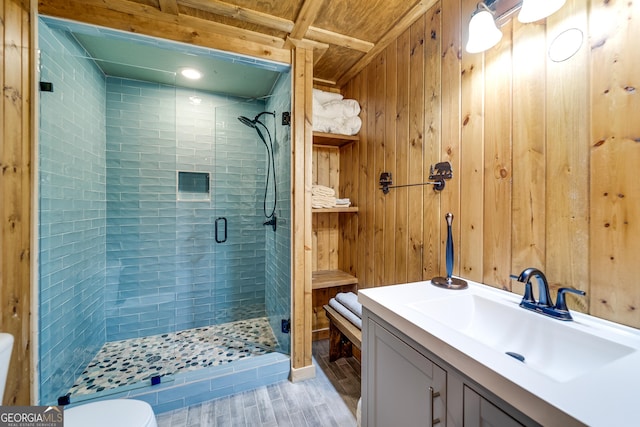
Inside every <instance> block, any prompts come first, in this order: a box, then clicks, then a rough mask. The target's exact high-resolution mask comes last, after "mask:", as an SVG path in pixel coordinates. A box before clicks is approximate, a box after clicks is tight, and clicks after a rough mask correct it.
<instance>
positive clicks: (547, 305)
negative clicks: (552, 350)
mask: <svg viewBox="0 0 640 427" xmlns="http://www.w3.org/2000/svg"><path fill="white" fill-rule="evenodd" d="M532 277H535V278H536V280H537V282H538V301H536V300H535V298H534V297H533V290H532V288H531V278H532ZM511 278H513V279H516V280H517V281H518V282H521V283H524V285H525V286H524V296H523V297H522V301H521V302H520V307H522V308H525V309H527V310H531V311H535V312H537V313H540V314H544V315H546V316H549V317H553V318H555V319H560V320H573V318H572V317H571V313H569V308H568V307H567V303H566V299H565V294H566V293H567V292H571V293H574V294H578V295H583V296H584V295H586V293H585V292H584V291H581V290H579V289H572V288H560V289H558V298H557V299H556V304H555V305H554V304H553V302H552V300H551V294H550V293H549V283H548V282H547V278H546V277H545V275H544V273H543V272H542V271H540V270H538V269H537V268H533V267H529V268H526V269H524V270H523V271H522V273H520V275H519V276H514V275H512V276H511Z"/></svg>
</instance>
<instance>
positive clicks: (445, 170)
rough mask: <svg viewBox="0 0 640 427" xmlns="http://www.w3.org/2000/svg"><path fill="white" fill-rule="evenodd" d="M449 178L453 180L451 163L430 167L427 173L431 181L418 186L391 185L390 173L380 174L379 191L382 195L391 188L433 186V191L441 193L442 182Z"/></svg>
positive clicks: (442, 188) (441, 163)
mask: <svg viewBox="0 0 640 427" xmlns="http://www.w3.org/2000/svg"><path fill="white" fill-rule="evenodd" d="M451 178H453V170H452V169H451V163H449V162H440V163H436V164H435V165H431V169H430V172H429V179H430V180H431V181H427V182H421V183H419V184H404V185H393V178H392V176H391V172H382V173H381V174H380V189H381V190H382V192H383V193H384V194H387V193H388V192H389V190H390V189H391V188H400V187H414V186H417V185H433V189H434V190H435V191H442V190H444V181H445V180H446V179H451Z"/></svg>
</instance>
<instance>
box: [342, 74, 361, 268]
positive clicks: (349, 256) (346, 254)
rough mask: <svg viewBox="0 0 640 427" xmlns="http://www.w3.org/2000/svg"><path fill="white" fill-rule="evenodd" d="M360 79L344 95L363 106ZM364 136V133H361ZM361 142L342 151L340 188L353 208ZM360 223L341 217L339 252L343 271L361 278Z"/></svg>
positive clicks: (355, 217) (358, 202) (356, 217)
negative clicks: (358, 262)
mask: <svg viewBox="0 0 640 427" xmlns="http://www.w3.org/2000/svg"><path fill="white" fill-rule="evenodd" d="M359 80H360V77H358V78H356V79H354V80H351V81H350V82H349V83H348V84H347V86H346V88H345V89H344V93H343V95H344V96H345V98H347V99H355V100H356V101H358V103H360V104H361V97H360V85H359V83H358V81H359ZM360 134H362V132H360ZM358 154H359V142H355V143H352V144H348V145H346V146H345V147H343V148H341V149H340V177H341V179H340V187H341V194H342V197H348V198H349V199H350V200H351V206H358V207H359V206H360V201H359V199H358V193H359V180H358V174H359V170H360V169H359V166H360V160H359V156H358ZM358 223H359V215H356V214H352V215H341V216H340V230H341V232H342V234H343V237H342V239H340V245H339V246H338V248H339V249H338V251H339V253H340V261H339V267H340V269H341V270H342V271H346V272H347V273H349V274H351V275H353V276H356V277H359V276H358V272H357V256H358V252H357V251H358V240H359V239H358Z"/></svg>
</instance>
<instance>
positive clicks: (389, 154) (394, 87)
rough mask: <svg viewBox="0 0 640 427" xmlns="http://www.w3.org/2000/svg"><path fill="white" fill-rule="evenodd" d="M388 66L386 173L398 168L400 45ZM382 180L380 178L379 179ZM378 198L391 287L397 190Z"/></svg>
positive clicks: (390, 51) (392, 48) (385, 276)
mask: <svg viewBox="0 0 640 427" xmlns="http://www.w3.org/2000/svg"><path fill="white" fill-rule="evenodd" d="M385 55H386V57H387V62H386V66H387V68H386V72H385V76H386V86H385V97H384V101H385V105H384V110H385V114H384V140H383V147H384V166H383V168H382V170H383V171H394V172H395V167H396V144H397V141H396V107H397V102H398V101H397V100H398V84H397V76H398V73H397V66H398V50H397V47H396V42H395V41H394V42H393V43H391V44H389V46H388V47H387V49H386V50H385ZM378 176H379V175H378ZM377 194H378V195H379V196H381V197H382V198H383V200H384V226H383V229H384V239H383V247H384V270H383V272H382V283H383V284H385V285H389V284H392V283H396V281H395V280H396V236H395V232H394V231H395V229H396V203H397V195H398V193H397V190H394V191H390V192H389V194H387V195H384V194H382V191H381V190H378V191H377Z"/></svg>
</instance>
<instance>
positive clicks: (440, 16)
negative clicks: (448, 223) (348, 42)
mask: <svg viewBox="0 0 640 427" xmlns="http://www.w3.org/2000/svg"><path fill="white" fill-rule="evenodd" d="M475 7H476V1H475V0H452V1H449V0H446V1H443V0H441V1H440V2H438V3H437V4H436V5H435V6H434V7H433V8H431V9H430V10H429V11H428V12H427V13H426V14H425V15H424V16H422V17H421V18H420V19H418V21H416V22H415V23H414V24H413V26H412V27H411V28H410V29H409V30H407V31H406V32H405V33H404V34H402V35H401V36H400V37H398V38H397V39H396V40H395V41H394V42H393V43H391V45H389V46H388V47H387V49H386V50H385V51H383V52H382V53H381V54H380V55H378V56H377V57H376V59H375V60H374V61H373V62H372V63H371V64H370V65H369V66H368V67H367V68H366V69H364V70H363V71H362V72H361V73H360V74H358V75H357V76H356V77H355V78H353V79H352V80H350V81H349V82H348V83H347V84H346V85H345V86H344V87H343V88H342V93H343V94H344V95H345V96H346V97H347V98H355V99H357V100H358V101H359V102H360V104H361V106H362V113H361V118H362V120H363V127H362V129H361V132H360V142H359V143H357V144H353V145H351V146H348V147H346V148H344V149H342V150H341V152H340V194H341V195H343V196H344V197H350V198H351V199H352V201H353V202H354V204H355V205H357V206H359V209H360V211H359V213H358V214H357V215H353V216H343V217H340V225H339V230H340V244H339V254H338V256H339V265H340V267H341V268H342V269H343V270H345V271H349V272H352V273H353V274H355V275H356V276H357V277H358V279H359V287H360V288H367V287H373V286H381V285H388V284H393V283H405V282H411V281H415V280H422V279H425V280H426V279H430V278H431V277H433V276H434V275H436V274H441V273H444V266H445V252H444V245H445V240H446V227H445V226H444V214H445V213H446V212H452V213H453V214H454V244H455V249H456V260H455V261H456V262H455V267H454V269H455V271H454V274H459V275H461V276H463V277H466V278H469V279H471V280H475V281H479V282H484V283H486V284H489V285H491V286H495V287H500V288H503V289H506V290H511V291H513V292H517V293H521V292H522V288H521V286H519V285H518V284H517V283H515V282H514V281H512V280H510V279H509V274H510V273H516V274H517V273H519V272H520V271H522V270H523V269H524V268H526V267H529V266H536V267H539V268H541V269H542V270H543V271H545V272H546V273H547V277H548V279H549V281H550V283H551V285H552V287H553V289H554V290H556V289H557V288H558V287H561V286H569V287H574V288H577V289H583V290H585V291H587V297H586V298H573V297H572V298H571V302H570V304H571V306H572V308H573V309H579V310H581V311H584V312H589V313H591V314H594V315H596V316H599V317H602V318H605V319H609V320H613V321H616V322H620V323H623V324H627V325H631V326H634V327H640V315H638V313H637V308H638V307H640V284H638V281H637V277H640V263H638V262H637V258H638V256H640V239H638V238H637V237H638V236H640V180H638V179H637V170H638V167H639V166H640V143H639V141H640V120H638V117H637V115H638V111H640V74H638V72H637V70H638V69H639V68H640V50H638V49H637V48H636V47H635V43H636V41H637V40H640V25H639V21H640V2H623V1H620V0H608V1H605V0H589V1H584V0H568V1H567V3H566V5H565V6H564V7H563V8H562V9H561V10H560V11H559V12H557V13H556V14H554V15H553V16H551V17H550V18H548V19H547V20H546V21H541V22H538V23H533V24H521V23H519V22H518V21H517V19H513V20H511V21H510V22H509V23H508V24H507V25H506V26H504V27H503V28H502V31H503V34H504V37H503V39H502V41H501V42H500V44H499V45H498V46H496V47H494V48H493V49H491V50H489V51H487V52H486V53H485V54H476V55H471V54H468V53H466V52H465V51H464V50H463V48H462V46H463V45H464V42H466V39H467V35H466V31H467V29H466V26H467V24H468V19H469V17H470V15H471V12H472V11H473V10H474V8H475ZM568 28H579V29H580V30H582V31H583V33H584V43H583V45H582V47H581V48H580V50H579V51H578V53H577V54H576V55H575V56H573V57H572V58H571V59H569V60H567V61H564V62H559V63H556V62H552V61H551V60H549V59H548V58H547V51H548V48H549V45H550V43H551V41H552V40H553V39H554V38H555V36H556V35H557V34H559V33H560V32H562V31H564V30H566V29H568ZM445 160H446V161H449V162H451V164H452V166H453V169H454V178H453V179H452V180H451V181H448V182H447V183H446V188H445V190H444V191H443V192H442V193H434V192H433V190H432V189H431V187H424V188H421V187H409V188H404V189H392V190H391V191H390V192H389V194H387V195H386V196H385V195H383V194H382V192H381V191H380V190H379V189H378V184H377V182H378V177H379V175H380V173H381V172H383V171H387V172H391V173H392V174H393V179H394V183H396V184H412V183H418V182H422V181H424V180H426V179H427V178H428V174H429V166H430V165H431V164H433V163H435V162H438V161H445Z"/></svg>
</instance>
